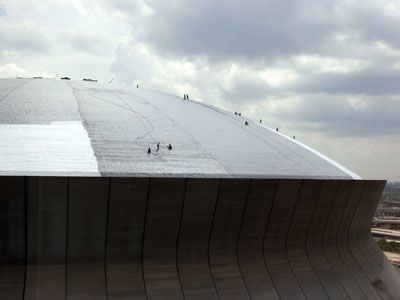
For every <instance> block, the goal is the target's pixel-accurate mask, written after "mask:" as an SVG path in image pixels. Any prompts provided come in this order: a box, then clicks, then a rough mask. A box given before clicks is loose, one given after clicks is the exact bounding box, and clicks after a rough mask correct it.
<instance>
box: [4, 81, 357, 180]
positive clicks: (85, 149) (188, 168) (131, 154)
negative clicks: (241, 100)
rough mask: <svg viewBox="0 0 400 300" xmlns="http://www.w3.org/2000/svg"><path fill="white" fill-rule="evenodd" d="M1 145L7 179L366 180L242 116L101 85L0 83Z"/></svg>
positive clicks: (85, 83)
mask: <svg viewBox="0 0 400 300" xmlns="http://www.w3.org/2000/svg"><path fill="white" fill-rule="evenodd" d="M246 121H247V122H248V124H249V125H248V126H246V125H245V122H246ZM0 137H1V138H0V156H1V159H0V174H1V175H48V176H64V175H65V176H151V177H153V176H157V177H227V178H229V177H237V178H238V177H240V178H242V177H243V178H319V179H321V178H322V179H323V178H326V179H328V178H330V179H351V178H357V179H358V178H359V177H358V176H357V175H356V174H354V173H352V172H351V171H349V170H347V169H346V168H344V167H342V166H341V165H339V164H338V163H336V162H334V161H332V160H330V159H329V158H327V157H325V156H324V155H322V154H320V153H318V152H317V151H315V150H313V149H311V148H309V147H307V146H305V145H303V144H301V143H299V142H297V141H295V140H293V139H291V138H288V137H286V136H284V135H282V134H280V133H279V132H276V131H275V130H272V129H270V128H267V127H265V126H263V125H261V124H258V123H255V122H252V120H250V119H247V118H245V117H243V116H238V115H235V114H234V113H232V112H227V111H224V110H221V109H218V108H215V107H212V106H208V105H206V104H203V103H199V102H195V101H192V100H188V101H184V100H183V99H182V98H181V97H176V96H172V95H167V94H163V93H159V92H155V91H150V90H145V89H141V88H139V89H136V88H135V89H131V90H126V89H120V88H117V87H115V86H113V85H106V84H100V83H97V82H88V81H79V82H78V81H69V80H56V79H1V80H0ZM158 142H160V148H159V151H157V143H158ZM169 144H171V146H172V150H169V149H168V148H167V146H168V145H169ZM149 147H150V148H151V150H152V151H151V153H150V154H149V153H148V151H147V150H148V148H149Z"/></svg>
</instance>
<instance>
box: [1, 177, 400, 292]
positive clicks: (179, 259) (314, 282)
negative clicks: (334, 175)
mask: <svg viewBox="0 0 400 300" xmlns="http://www.w3.org/2000/svg"><path fill="white" fill-rule="evenodd" d="M384 185H385V182H384V181H368V180H362V181H355V180H342V181H340V180H295V179H293V180H289V179H282V180H280V179H184V178H181V179H180V178H174V179H173V178H169V179H168V178H151V179H149V178H106V177H102V178H88V177H87V178H77V177H71V178H66V177H65V178H62V177H0V299H4V300H8V299H29V300H33V299H45V300H46V299H49V300H50V299H51V300H58V299H73V300H75V299H76V300H78V299H94V300H97V299H99V300H103V299H104V300H105V299H110V300H114V299H115V300H121V299H198V300H200V299H229V300H232V299H400V276H399V273H398V272H397V271H396V270H395V269H394V268H393V267H392V265H391V264H390V263H389V261H388V260H387V259H386V257H385V256H384V254H383V253H382V251H380V249H379V248H378V247H377V245H376V244H375V242H374V241H373V239H372V238H371V234H370V226H371V218H372V216H373V213H374V211H375V209H376V206H377V204H378V202H379V199H380V196H381V193H382V190H383V188H384Z"/></svg>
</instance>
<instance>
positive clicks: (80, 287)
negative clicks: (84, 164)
mask: <svg viewBox="0 0 400 300" xmlns="http://www.w3.org/2000/svg"><path fill="white" fill-rule="evenodd" d="M109 181H110V179H109V178H79V177H75V178H70V179H69V195H68V196H69V201H68V240H67V298H68V299H72V300H80V299H93V300H103V299H107V283H106V276H105V275H106V270H105V257H106V256H105V250H106V229H107V207H108V199H109Z"/></svg>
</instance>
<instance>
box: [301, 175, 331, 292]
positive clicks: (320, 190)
mask: <svg viewBox="0 0 400 300" xmlns="http://www.w3.org/2000/svg"><path fill="white" fill-rule="evenodd" d="M320 182H321V185H320V188H319V191H318V197H317V199H316V200H315V203H314V206H313V208H312V212H311V217H310V221H309V222H308V225H307V230H306V236H305V239H304V250H305V253H306V257H307V260H308V264H309V265H310V267H311V270H312V271H313V273H314V275H315V277H316V278H317V280H318V282H319V284H320V285H321V287H322V289H323V290H324V292H325V294H326V296H327V297H328V298H330V296H329V293H328V291H327V290H326V289H325V286H324V285H323V284H322V282H321V279H320V278H319V276H318V274H317V273H316V272H315V270H314V266H313V265H312V263H311V260H310V256H309V255H308V248H307V240H308V234H309V232H310V228H311V224H312V220H313V218H314V212H315V210H316V209H317V205H318V201H319V199H320V197H321V193H322V187H323V184H324V182H325V180H321V181H320Z"/></svg>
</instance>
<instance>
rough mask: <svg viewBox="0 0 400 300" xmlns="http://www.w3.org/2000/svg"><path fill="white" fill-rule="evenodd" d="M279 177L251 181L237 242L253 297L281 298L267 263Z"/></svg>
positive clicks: (239, 256)
mask: <svg viewBox="0 0 400 300" xmlns="http://www.w3.org/2000/svg"><path fill="white" fill-rule="evenodd" d="M277 186H278V180H269V181H265V180H257V179H254V180H252V181H251V184H250V190H249V195H248V199H247V205H246V210H245V214H244V216H243V222H242V228H241V231H240V237H239V242H238V259H239V264H240V269H241V272H242V275H243V279H244V281H245V283H246V286H247V289H248V291H249V294H250V296H251V299H260V300H261V299H279V295H278V293H277V291H276V289H275V287H274V284H273V282H272V279H271V276H270V274H269V272H268V269H267V267H266V265H265V259H264V258H265V257H264V237H265V234H266V230H267V225H268V221H269V218H270V215H271V211H272V209H271V208H272V204H273V202H274V198H275V193H276V190H277Z"/></svg>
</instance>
